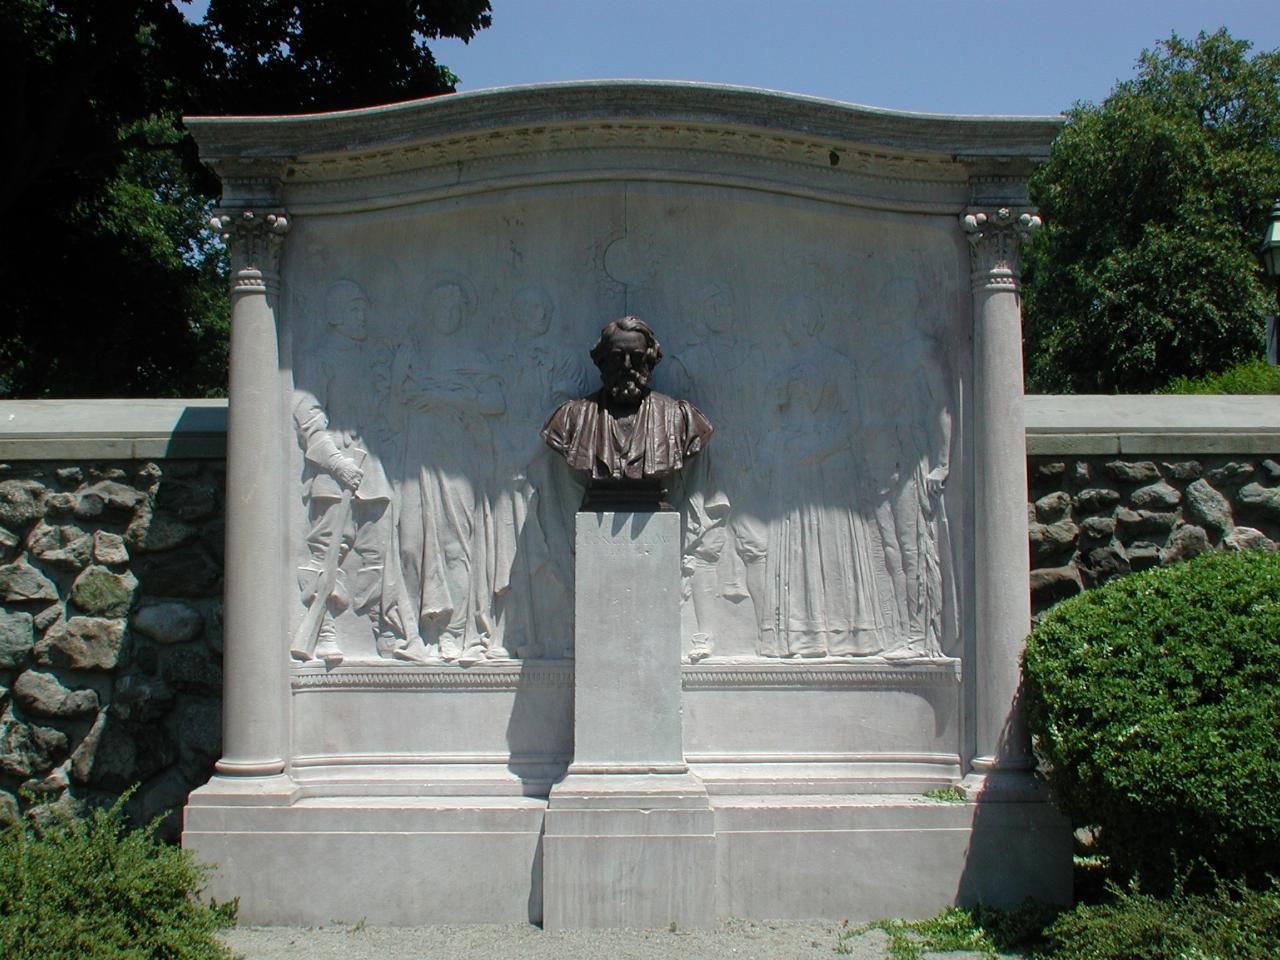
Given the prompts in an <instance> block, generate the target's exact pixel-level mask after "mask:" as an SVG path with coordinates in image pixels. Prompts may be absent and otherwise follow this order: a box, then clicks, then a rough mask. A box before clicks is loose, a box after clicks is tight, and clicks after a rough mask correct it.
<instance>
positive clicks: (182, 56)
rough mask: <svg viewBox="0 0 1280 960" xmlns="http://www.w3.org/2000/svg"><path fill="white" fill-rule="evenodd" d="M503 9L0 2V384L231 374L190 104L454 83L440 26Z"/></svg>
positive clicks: (316, 105)
mask: <svg viewBox="0 0 1280 960" xmlns="http://www.w3.org/2000/svg"><path fill="white" fill-rule="evenodd" d="M489 23H490V15H489V3H488V0H364V2H363V3H360V4H351V3H347V2H345V0H293V2H289V0H212V2H211V3H210V5H209V9H208V12H207V14H206V17H205V19H204V21H203V22H200V23H193V22H191V21H190V20H188V19H187V18H186V17H184V16H183V14H182V12H181V11H180V10H179V9H178V7H177V6H176V5H175V4H174V3H173V2H172V0H112V2H111V3H103V2H101V0H0V77H2V78H3V81H4V82H3V85H2V87H3V89H2V90H0V97H3V98H4V102H5V106H6V107H7V110H6V118H7V127H8V130H9V131H10V133H9V137H10V143H9V148H8V149H7V150H5V151H3V152H0V164H3V168H2V169H3V176H2V177H0V212H3V213H4V214H5V217H6V222H7V223H8V224H9V229H10V235H11V237H12V238H14V240H13V241H11V242H10V244H9V245H8V251H9V252H8V255H7V256H6V257H4V258H0V284H2V285H3V287H4V289H5V291H6V300H7V308H6V311H5V314H6V316H5V323H4V324H2V325H0V396H11V397H38V396H191V395H199V394H204V393H217V392H220V391H221V390H222V389H223V388H224V386H225V378H226V350H227V342H226V339H227V338H226V333H227V304H226V296H225V279H224V277H225V263H224V262H223V261H224V258H223V254H222V251H221V248H220V247H219V246H218V244H217V242H216V240H215V239H214V237H213V236H212V234H211V233H210V232H209V231H207V230H206V229H205V225H206V223H207V220H208V215H209V209H210V207H211V205H212V203H213V200H214V199H215V198H216V196H217V194H218V185H217V181H216V180H215V179H214V178H213V177H212V175H210V174H209V173H208V171H206V170H204V169H203V168H202V167H201V166H200V164H199V163H198V161H197V159H196V151H195V146H194V144H193V143H192V141H191V138H190V137H189V136H187V135H186V134H185V132H184V131H183V129H182V126H181V121H180V119H179V118H180V116H181V115H182V114H183V113H245V114H268V113H298V112H308V111H317V110H335V109H344V108H348V107H357V106H368V105H372V104H377V103H387V102H391V101H395V100H404V99H411V98H415V97H423V96H430V95H433V94H437V93H443V92H448V91H451V90H453V89H454V86H455V84H456V82H457V78H456V77H455V76H454V75H453V74H452V73H450V72H449V70H448V69H447V68H445V67H443V66H441V65H440V64H438V63H437V62H436V61H435V58H434V57H433V56H432V53H431V50H430V49H429V47H428V42H429V41H430V40H433V39H436V38H439V37H459V38H462V39H464V40H470V39H471V38H472V37H473V36H475V34H476V32H477V31H479V30H481V29H483V28H484V27H486V26H488V25H489ZM19 226H20V228H21V229H20V230H19V229H16V228H17V227H19ZM15 241H16V242H15Z"/></svg>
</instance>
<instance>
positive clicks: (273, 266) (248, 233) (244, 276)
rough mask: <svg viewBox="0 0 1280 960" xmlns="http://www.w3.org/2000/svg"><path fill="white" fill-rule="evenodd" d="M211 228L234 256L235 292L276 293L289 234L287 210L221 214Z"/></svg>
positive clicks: (244, 210) (232, 274)
mask: <svg viewBox="0 0 1280 960" xmlns="http://www.w3.org/2000/svg"><path fill="white" fill-rule="evenodd" d="M209 226H211V227H213V229H215V230H217V231H218V233H219V235H220V236H221V237H222V240H223V242H224V243H226V244H227V248H228V250H229V251H230V253H231V289H232V292H246V293H248V292H266V291H268V290H274V289H275V288H276V286H277V285H278V283H279V277H280V249H281V247H282V246H283V245H284V235H285V234H286V233H288V232H289V220H288V218H287V217H285V215H284V212H283V211H275V210H273V211H266V210H250V209H247V208H242V209H235V210H228V211H226V212H219V213H218V215H217V216H215V217H214V218H213V219H212V220H210V221H209Z"/></svg>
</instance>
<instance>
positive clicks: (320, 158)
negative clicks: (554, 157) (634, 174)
mask: <svg viewBox="0 0 1280 960" xmlns="http://www.w3.org/2000/svg"><path fill="white" fill-rule="evenodd" d="M186 124H187V127H188V129H189V130H190V131H191V132H192V134H193V135H194V136H195V138H196V141H197V142H198V144H199V146H200V155H201V157H202V159H204V160H205V162H207V163H209V164H210V165H211V166H212V167H213V168H214V169H215V170H218V171H219V172H220V173H222V174H223V175H224V176H227V175H233V176H249V175H252V174H253V173H254V172H255V171H256V172H257V173H259V174H261V175H268V176H271V175H274V176H280V177H282V178H289V177H295V176H300V177H301V179H304V180H312V181H314V180H317V179H318V180H327V179H330V178H332V179H343V178H346V177H349V176H351V174H352V172H353V171H352V169H351V166H350V164H352V163H355V164H360V162H361V161H362V160H364V161H366V163H365V164H363V165H364V166H366V169H367V160H368V159H369V158H374V157H378V158H382V159H383V160H385V159H386V158H388V157H392V156H394V155H397V154H407V153H414V154H417V155H418V157H417V160H416V162H415V164H414V165H418V164H421V165H422V166H431V165H436V164H439V163H441V162H445V161H447V160H448V159H449V157H450V155H451V154H456V159H459V160H465V159H471V158H475V157H476V156H477V155H483V154H485V153H487V152H488V151H486V150H484V149H483V141H484V139H485V138H487V137H492V138H493V139H494V140H495V141H499V140H501V141H510V140H511V138H512V136H513V134H516V133H517V132H519V133H521V134H523V137H522V139H523V140H524V142H525V143H526V144H532V143H535V142H536V143H539V144H543V143H545V142H546V139H545V138H546V137H547V136H551V137H552V138H553V139H554V135H555V134H556V132H557V131H574V130H575V129H578V130H582V131H586V130H590V131H593V133H592V134H591V136H590V139H595V138H596V136H597V135H598V134H599V133H600V132H602V131H609V130H616V131H623V133H622V136H621V140H623V141H627V142H628V143H634V141H635V138H636V136H637V134H635V133H626V132H625V131H639V134H638V136H640V137H641V139H643V137H644V136H645V135H646V133H647V132H651V131H657V132H668V133H676V134H679V133H682V132H687V131H697V132H698V133H699V135H700V136H701V138H702V139H704V140H705V139H707V135H709V134H714V133H716V132H718V131H723V132H724V133H725V134H727V135H729V136H726V141H725V148H726V149H727V150H729V151H730V152H736V151H737V150H738V145H739V144H740V143H741V142H742V141H743V140H744V139H745V138H755V139H765V140H770V139H772V140H776V141H778V142H791V143H804V144H806V145H809V146H810V147H811V148H813V149H818V150H829V151H831V155H832V156H831V162H832V163H833V164H835V163H838V162H839V156H840V154H842V153H843V152H844V151H848V152H850V153H853V154H857V153H864V154H865V153H867V152H871V153H874V154H876V155H883V156H886V157H893V158H903V159H914V160H923V161H926V162H928V161H933V162H935V163H936V162H939V161H942V162H949V163H956V162H959V163H964V164H969V165H971V164H973V163H978V164H989V163H992V162H995V163H1000V162H1003V163H1009V162H1010V161H1015V162H1020V163H1017V165H1018V166H1020V167H1022V166H1027V165H1030V164H1034V163H1036V162H1038V161H1040V160H1042V159H1043V158H1044V157H1045V156H1047V154H1048V149H1049V144H1050V143H1051V141H1052V140H1053V138H1054V137H1055V136H1056V135H1057V133H1058V130H1059V129H1060V127H1061V124H1062V118H1061V117H986V116H946V115H939V114H923V113H906V112H900V111H893V110H883V109H877V108H873V107H864V106H858V105H855V104H849V103H842V102H840V101H835V100H824V99H820V98H816V97H806V96H798V95H795V94H787V93H778V92H775V91H769V90H757V89H751V88H745V87H732V86H722V85H716V84H701V83H674V82H666V81H648V80H609V81H588V82H575V83H555V84H539V85H532V86H519V87H503V88H497V89H492V90H477V91H474V92H468V93H459V94H451V95H446V96H440V97H432V98H428V99H424V100H413V101H408V102H405V103H396V104H389V105H387V106H380V107H369V108H366V109H361V110H347V111H341V112H335V113H318V114H306V115H297V116H262V117H188V118H186ZM568 139H569V140H571V141H574V145H582V138H581V137H569V138H568ZM712 139H713V138H712ZM451 145H452V147H453V148H454V149H449V147H450V146H451ZM553 145H554V144H553ZM567 145H569V144H567V143H566V146H567ZM620 145H621V144H620ZM433 148H434V149H433ZM823 159H824V160H825V159H826V155H825V154H824V155H823ZM391 166H400V164H395V163H392V164H391ZM384 169H385V167H384Z"/></svg>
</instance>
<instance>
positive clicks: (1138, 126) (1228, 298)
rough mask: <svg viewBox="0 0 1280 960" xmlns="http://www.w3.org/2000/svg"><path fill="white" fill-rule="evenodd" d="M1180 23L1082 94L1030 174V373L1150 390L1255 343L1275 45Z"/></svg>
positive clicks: (1269, 189) (1047, 381) (1278, 178)
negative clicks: (1095, 93) (1195, 32)
mask: <svg viewBox="0 0 1280 960" xmlns="http://www.w3.org/2000/svg"><path fill="white" fill-rule="evenodd" d="M1250 47H1251V45H1250V44H1249V43H1248V42H1246V41H1243V40H1236V39H1233V38H1232V37H1231V36H1230V34H1228V33H1227V31H1226V30H1219V31H1218V32H1216V33H1213V34H1205V33H1201V34H1200V35H1199V36H1198V37H1197V38H1196V39H1195V41H1194V42H1188V41H1186V40H1184V39H1182V38H1181V37H1179V36H1177V35H1176V34H1175V35H1173V36H1171V37H1170V38H1169V39H1168V40H1165V41H1162V42H1161V43H1160V44H1159V45H1158V46H1157V48H1156V49H1154V50H1147V51H1144V52H1143V54H1142V56H1141V57H1140V58H1139V60H1138V69H1137V75H1136V76H1135V77H1134V78H1133V79H1132V80H1127V81H1124V82H1122V83H1119V84H1117V85H1116V87H1115V89H1114V90H1113V91H1112V93H1111V95H1110V96H1108V97H1107V99H1106V100H1105V101H1103V103H1102V104H1101V105H1095V104H1090V103H1081V104H1077V105H1076V106H1075V107H1074V108H1072V109H1071V110H1070V111H1069V113H1068V114H1067V123H1066V126H1065V127H1064V129H1063V131H1062V134H1061V135H1060V136H1059V138H1058V139H1057V141H1056V142H1055V143H1054V145H1053V148H1052V151H1051V154H1050V158H1049V161H1048V162H1047V163H1046V164H1045V166H1044V167H1042V168H1041V169H1040V171H1039V172H1038V173H1037V174H1036V176H1035V177H1034V179H1033V181H1032V184H1031V188H1032V200H1033V202H1034V203H1035V204H1036V205H1037V206H1038V207H1039V208H1040V212H1041V214H1042V216H1043V217H1044V221H1045V227H1044V229H1043V230H1042V231H1041V232H1040V236H1038V237H1037V238H1036V240H1035V241H1034V242H1033V244H1032V245H1031V247H1030V249H1029V250H1028V251H1027V257H1026V285H1025V294H1026V325H1025V331H1026V333H1025V348H1026V358H1027V379H1028V386H1029V387H1030V388H1031V389H1034V390H1047V391H1051V392H1102V393H1111V392H1145V391H1149V390H1152V389H1155V388H1158V387H1160V386H1163V385H1164V384H1166V383H1167V382H1168V381H1170V380H1171V379H1172V378H1174V377H1176V376H1192V377H1194V376H1200V375H1204V374H1207V373H1213V372H1216V371H1219V370H1223V369H1225V368H1226V367H1228V366H1230V365H1231V364H1233V363H1235V362H1238V361H1241V360H1245V359H1248V358H1250V357H1252V356H1256V355H1258V354H1259V353H1260V352H1261V350H1262V346H1263V335H1264V334H1263V331H1264V323H1265V321H1264V318H1265V316H1266V315H1267V314H1268V313H1271V312H1273V310H1274V307H1275V299H1274V294H1273V292H1272V290H1271V287H1270V285H1269V281H1268V279H1267V277H1266V275H1265V273H1264V272H1263V270H1262V268H1261V265H1260V262H1259V259H1258V256H1257V251H1258V247H1259V244H1260V241H1261V238H1262V233H1263V229H1264V228H1265V225H1266V223H1267V217H1268V213H1269V211H1270V209H1271V205H1272V203H1273V201H1274V200H1275V199H1276V198H1277V197H1278V196H1280V51H1272V52H1266V53H1257V54H1255V55H1253V56H1250V55H1249V51H1250Z"/></svg>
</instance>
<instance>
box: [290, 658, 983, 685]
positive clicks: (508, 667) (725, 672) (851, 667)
mask: <svg viewBox="0 0 1280 960" xmlns="http://www.w3.org/2000/svg"><path fill="white" fill-rule="evenodd" d="M960 672H961V671H960V661H959V660H932V661H914V662H902V663H894V662H892V661H875V662H867V663H860V664H858V663H822V664H795V665H794V666H793V665H791V664H781V663H776V662H761V663H701V664H694V665H688V664H686V665H685V666H684V667H683V668H682V671H681V674H682V681H683V685H684V688H685V689H686V690H705V689H757V690H762V689H776V688H787V689H796V688H814V689H832V688H850V689H852V688H859V689H873V690H899V689H915V688H919V687H945V686H950V685H954V684H956V683H959V681H960ZM572 684H573V664H572V663H568V662H565V663H545V664H541V663H537V662H535V661H530V662H529V663H525V664H520V663H513V664H504V665H501V666H496V665H495V666H486V667H459V666H451V665H448V664H440V665H438V666H437V665H434V664H432V665H427V666H422V667H411V666H409V667H406V666H403V665H399V664H397V665H395V666H388V667H387V668H385V669H383V668H380V667H379V666H378V665H376V664H375V665H371V666H349V667H348V666H343V667H338V668H336V669H333V670H325V669H323V668H321V667H302V668H299V669H298V670H297V671H295V672H294V674H293V689H294V690H295V691H298V692H304V691H309V690H334V689H341V690H388V689H389V690H436V691H447V690H457V691H494V690H516V689H518V688H520V687H525V688H528V687H531V686H534V687H569V686H572Z"/></svg>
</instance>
